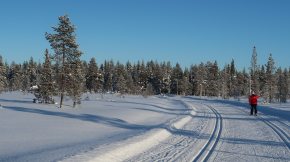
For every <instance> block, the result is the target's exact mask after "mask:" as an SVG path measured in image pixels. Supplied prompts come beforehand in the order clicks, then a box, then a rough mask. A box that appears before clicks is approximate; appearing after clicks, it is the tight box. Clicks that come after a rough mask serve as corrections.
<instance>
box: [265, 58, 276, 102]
mask: <svg viewBox="0 0 290 162" xmlns="http://www.w3.org/2000/svg"><path fill="white" fill-rule="evenodd" d="M274 72H275V62H274V59H273V57H272V54H270V56H269V58H268V62H267V65H266V78H267V80H266V86H267V94H268V96H267V99H268V102H270V103H271V102H273V99H274V95H275V76H274Z"/></svg>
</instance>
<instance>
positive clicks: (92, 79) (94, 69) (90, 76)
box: [86, 58, 99, 92]
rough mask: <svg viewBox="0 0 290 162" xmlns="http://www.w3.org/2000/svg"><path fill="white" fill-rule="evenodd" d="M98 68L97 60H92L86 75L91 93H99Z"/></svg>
mask: <svg viewBox="0 0 290 162" xmlns="http://www.w3.org/2000/svg"><path fill="white" fill-rule="evenodd" d="M98 75H99V72H98V66H97V63H96V59H95V58H91V60H90V62H89V64H88V70H87V73H86V87H87V89H88V90H89V92H92V91H93V92H97V91H98V89H99V87H98V84H97V82H98Z"/></svg>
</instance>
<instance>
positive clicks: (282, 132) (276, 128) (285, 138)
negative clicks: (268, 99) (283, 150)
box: [258, 117, 290, 150]
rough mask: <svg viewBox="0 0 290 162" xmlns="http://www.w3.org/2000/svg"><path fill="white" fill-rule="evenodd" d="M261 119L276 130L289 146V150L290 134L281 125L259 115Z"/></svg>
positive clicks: (289, 147) (289, 146)
mask: <svg viewBox="0 0 290 162" xmlns="http://www.w3.org/2000/svg"><path fill="white" fill-rule="evenodd" d="M258 118H259V119H260V120H261V121H263V122H264V123H265V124H266V125H268V126H269V127H270V128H271V129H272V130H274V132H275V133H276V134H277V135H278V136H279V137H280V139H281V140H282V141H284V143H285V144H286V146H287V147H288V150H290V143H289V136H288V135H287V133H285V131H283V130H282V129H281V128H280V127H278V126H277V125H276V124H274V123H272V122H270V121H268V120H266V119H264V118H263V117H258Z"/></svg>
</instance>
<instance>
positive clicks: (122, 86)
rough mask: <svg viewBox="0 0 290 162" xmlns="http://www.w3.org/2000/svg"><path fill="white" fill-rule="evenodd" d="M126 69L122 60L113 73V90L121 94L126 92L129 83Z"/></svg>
mask: <svg viewBox="0 0 290 162" xmlns="http://www.w3.org/2000/svg"><path fill="white" fill-rule="evenodd" d="M125 76H126V71H125V67H124V65H122V64H121V63H120V62H117V64H116V66H115V69H114V73H113V91H114V92H119V93H121V94H124V93H126V92H127V91H128V90H127V85H126V80H125Z"/></svg>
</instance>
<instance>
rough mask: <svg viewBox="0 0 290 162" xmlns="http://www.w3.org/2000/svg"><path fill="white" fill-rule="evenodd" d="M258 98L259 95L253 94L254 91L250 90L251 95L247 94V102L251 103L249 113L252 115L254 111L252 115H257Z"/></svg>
mask: <svg viewBox="0 0 290 162" xmlns="http://www.w3.org/2000/svg"><path fill="white" fill-rule="evenodd" d="M258 98H259V96H258V95H256V94H255V92H254V91H253V92H252V95H251V96H249V104H250V105H251V115H253V112H254V113H255V114H254V115H255V116H257V112H258V111H257V104H258Z"/></svg>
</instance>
